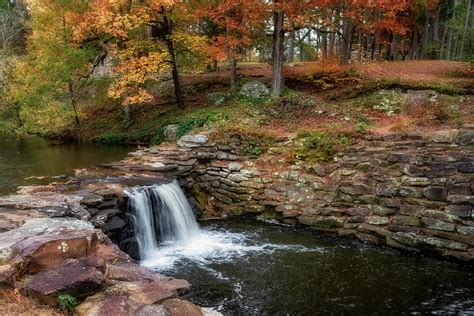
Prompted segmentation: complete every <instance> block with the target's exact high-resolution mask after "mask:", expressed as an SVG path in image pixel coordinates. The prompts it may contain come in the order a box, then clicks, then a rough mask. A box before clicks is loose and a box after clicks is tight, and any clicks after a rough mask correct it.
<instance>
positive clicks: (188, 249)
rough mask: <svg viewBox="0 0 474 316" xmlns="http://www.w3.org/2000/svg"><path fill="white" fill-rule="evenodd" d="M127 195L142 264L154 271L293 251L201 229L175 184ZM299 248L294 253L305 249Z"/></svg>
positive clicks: (130, 192) (281, 246)
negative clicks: (179, 264) (183, 265)
mask: <svg viewBox="0 0 474 316" xmlns="http://www.w3.org/2000/svg"><path fill="white" fill-rule="evenodd" d="M126 193H127V195H128V196H129V209H130V211H131V213H132V215H133V225H134V230H135V236H136V238H137V241H138V248H139V253H140V260H141V264H142V265H143V266H146V267H149V268H152V269H154V270H156V271H167V269H173V268H174V267H175V265H176V264H178V263H179V262H189V261H192V262H194V263H196V264H199V265H201V266H203V267H204V266H206V265H208V264H209V263H217V262H233V260H234V258H235V257H242V256H245V255H246V254H247V253H249V252H255V253H271V252H273V251H276V250H279V249H289V248H292V247H293V246H291V245H275V244H267V243H263V244H256V243H255V241H254V240H253V238H254V236H253V235H246V234H245V233H234V232H229V231H227V230H222V229H216V228H215V227H214V228H213V227H212V226H208V227H206V228H205V229H200V228H199V225H198V224H197V222H196V219H195V218H194V214H193V212H192V210H191V207H190V206H189V203H188V200H187V199H186V196H185V195H184V193H183V191H182V190H181V188H180V187H179V185H178V183H177V182H176V181H174V182H172V183H169V184H162V185H154V186H150V187H140V188H132V189H129V190H127V191H126ZM294 247H296V246H294ZM301 247H302V246H298V247H297V249H300V250H301V249H304V247H302V248H301ZM295 249H296V248H295Z"/></svg>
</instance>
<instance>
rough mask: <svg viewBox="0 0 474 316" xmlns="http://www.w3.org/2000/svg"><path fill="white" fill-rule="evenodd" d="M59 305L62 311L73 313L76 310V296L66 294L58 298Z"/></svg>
mask: <svg viewBox="0 0 474 316" xmlns="http://www.w3.org/2000/svg"><path fill="white" fill-rule="evenodd" d="M58 304H59V307H60V308H61V309H62V310H65V311H67V312H69V313H72V312H74V310H75V309H76V306H77V300H76V298H75V297H74V296H72V295H70V294H66V293H65V294H61V295H59V296H58Z"/></svg>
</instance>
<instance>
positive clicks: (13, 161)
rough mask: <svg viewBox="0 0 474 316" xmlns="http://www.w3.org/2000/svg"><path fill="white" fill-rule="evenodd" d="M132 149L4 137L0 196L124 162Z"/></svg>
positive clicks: (0, 154)
mask: <svg viewBox="0 0 474 316" xmlns="http://www.w3.org/2000/svg"><path fill="white" fill-rule="evenodd" d="M129 151H131V148H130V147H123V146H122V147H121V146H105V145H95V144H67V145H56V144H53V143H52V142H49V141H47V140H45V139H42V138H38V137H28V138H14V137H5V136H0V195H4V194H8V193H12V192H15V191H16V189H17V188H18V187H19V186H22V185H31V184H43V183H48V182H51V181H53V180H54V181H56V180H57V179H55V178H54V177H57V176H60V175H64V174H71V173H72V172H73V170H74V169H76V168H84V167H90V166H93V165H97V164H101V163H106V162H111V161H116V160H120V159H122V158H124V157H125V156H126V154H127V153H128V152H129Z"/></svg>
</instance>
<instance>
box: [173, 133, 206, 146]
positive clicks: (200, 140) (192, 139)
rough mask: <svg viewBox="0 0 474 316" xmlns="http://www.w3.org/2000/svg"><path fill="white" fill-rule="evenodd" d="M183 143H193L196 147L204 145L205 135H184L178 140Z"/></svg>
mask: <svg viewBox="0 0 474 316" xmlns="http://www.w3.org/2000/svg"><path fill="white" fill-rule="evenodd" d="M179 140H180V141H181V142H183V143H194V144H197V145H203V144H206V143H207V141H208V137H207V136H205V135H184V136H182V137H181V138H180V139H179Z"/></svg>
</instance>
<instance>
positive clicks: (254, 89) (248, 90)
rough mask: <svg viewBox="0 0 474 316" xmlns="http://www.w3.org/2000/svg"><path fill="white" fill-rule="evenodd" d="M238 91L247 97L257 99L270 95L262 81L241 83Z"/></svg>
mask: <svg viewBox="0 0 474 316" xmlns="http://www.w3.org/2000/svg"><path fill="white" fill-rule="evenodd" d="M240 93H241V94H243V95H244V96H246V97H248V98H252V99H259V98H262V97H265V96H267V95H270V90H269V89H268V88H267V86H266V85H265V84H263V83H262V82H260V81H258V80H254V81H250V82H247V83H245V84H243V85H242V88H241V89H240Z"/></svg>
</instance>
